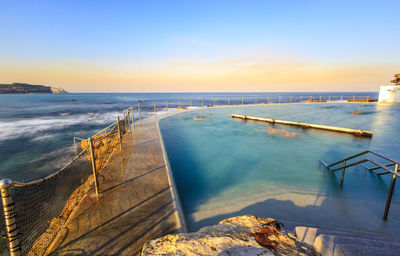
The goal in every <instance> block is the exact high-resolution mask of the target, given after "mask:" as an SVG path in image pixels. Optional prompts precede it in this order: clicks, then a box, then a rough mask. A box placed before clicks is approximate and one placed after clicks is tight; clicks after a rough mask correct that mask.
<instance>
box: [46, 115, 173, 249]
mask: <svg viewBox="0 0 400 256" xmlns="http://www.w3.org/2000/svg"><path fill="white" fill-rule="evenodd" d="M99 184H100V192H101V194H100V196H99V198H98V199H97V198H96V195H95V193H94V190H93V189H92V190H91V191H90V192H89V193H88V195H87V196H86V197H85V198H84V199H83V200H82V201H81V202H80V203H79V205H78V206H77V209H76V210H75V211H74V212H73V213H72V215H71V216H70V218H69V220H68V221H67V223H66V225H65V227H64V228H63V229H62V230H61V231H60V232H59V234H58V235H57V237H56V239H55V241H53V244H52V245H51V246H50V248H49V252H50V253H49V254H50V255H137V254H139V253H140V249H141V247H142V246H143V244H144V243H146V242H147V241H149V240H151V239H153V238H156V237H159V236H162V235H165V234H168V233H171V232H174V231H177V229H178V228H180V227H179V226H178V225H179V224H177V211H175V208H174V202H173V197H172V193H171V189H170V184H169V182H168V174H167V167H166V163H165V161H164V157H163V152H162V146H161V142H160V135H159V132H158V129H157V127H156V125H155V124H154V122H147V124H146V125H145V124H142V125H141V126H137V127H136V134H126V135H125V136H124V138H123V150H122V151H121V150H119V148H118V149H117V150H116V151H114V155H113V156H112V158H111V161H110V162H109V163H108V164H107V166H106V167H105V168H104V169H103V171H102V172H101V175H100V176H99Z"/></svg>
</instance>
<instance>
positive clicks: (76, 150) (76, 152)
mask: <svg viewBox="0 0 400 256" xmlns="http://www.w3.org/2000/svg"><path fill="white" fill-rule="evenodd" d="M74 146H75V155H78V147H77V146H76V138H75V137H74Z"/></svg>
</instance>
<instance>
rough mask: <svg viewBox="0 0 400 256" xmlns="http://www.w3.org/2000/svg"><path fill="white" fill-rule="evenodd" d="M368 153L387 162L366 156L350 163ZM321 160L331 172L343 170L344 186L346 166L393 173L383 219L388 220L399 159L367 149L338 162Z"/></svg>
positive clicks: (398, 175) (342, 179) (379, 173)
mask: <svg viewBox="0 0 400 256" xmlns="http://www.w3.org/2000/svg"><path fill="white" fill-rule="evenodd" d="M366 154H372V155H374V156H376V157H378V158H379V159H381V160H385V161H386V163H384V164H382V163H380V162H378V161H377V160H375V159H372V158H364V159H361V160H357V161H355V162H352V163H349V162H348V161H350V160H352V159H355V158H358V157H360V156H363V155H366ZM320 162H321V163H322V165H323V166H324V167H325V168H326V169H327V170H329V171H331V172H336V171H340V170H341V171H342V177H341V179H340V186H341V187H342V186H343V181H344V174H345V172H346V168H349V167H352V166H356V165H362V166H363V167H364V168H367V169H368V170H369V171H371V172H373V171H375V170H378V169H383V170H384V171H381V172H378V173H375V174H377V175H384V174H392V180H391V183H390V188H389V191H388V195H387V199H386V205H385V211H384V213H383V220H387V216H388V214H389V208H390V203H391V201H392V196H393V191H394V186H395V184H396V178H397V177H399V178H400V174H399V161H396V160H393V159H391V158H389V157H387V156H384V155H382V154H379V153H376V152H374V151H371V150H365V151H363V152H360V153H358V154H354V155H351V156H349V157H346V158H344V159H342V160H339V161H337V162H334V163H332V164H327V163H325V162H324V161H322V160H320ZM364 163H371V164H373V165H374V167H371V168H370V167H367V166H365V165H364ZM339 164H342V165H340V166H338V165H339ZM391 166H394V167H393V169H389V167H391Z"/></svg>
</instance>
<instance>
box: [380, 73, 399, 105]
mask: <svg viewBox="0 0 400 256" xmlns="http://www.w3.org/2000/svg"><path fill="white" fill-rule="evenodd" d="M395 78H396V79H395V80H393V81H392V83H395V85H388V86H381V89H380V91H379V99H378V102H383V103H400V74H396V75H395Z"/></svg>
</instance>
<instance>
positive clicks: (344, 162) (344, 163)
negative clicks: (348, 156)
mask: <svg viewBox="0 0 400 256" xmlns="http://www.w3.org/2000/svg"><path fill="white" fill-rule="evenodd" d="M344 166H346V160H344V161H343V169H342V178H341V179H340V187H343V180H344V172H345V171H346V168H345V167H344Z"/></svg>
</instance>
